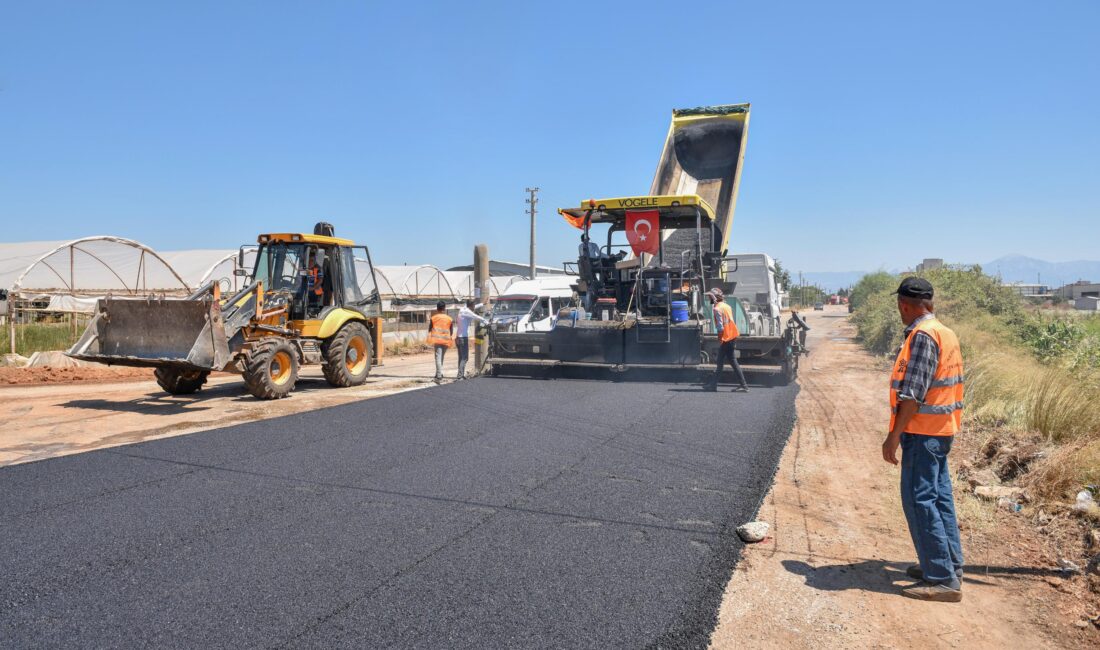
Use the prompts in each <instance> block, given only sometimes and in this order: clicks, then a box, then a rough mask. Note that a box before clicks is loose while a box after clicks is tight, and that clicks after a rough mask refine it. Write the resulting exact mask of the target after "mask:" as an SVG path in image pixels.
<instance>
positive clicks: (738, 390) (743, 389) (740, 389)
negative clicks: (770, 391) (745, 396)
mask: <svg viewBox="0 0 1100 650" xmlns="http://www.w3.org/2000/svg"><path fill="white" fill-rule="evenodd" d="M730 392H733V393H747V392H749V387H748V386H736V387H735V388H734V389H733V390H732V391H730Z"/></svg>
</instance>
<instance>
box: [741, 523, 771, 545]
mask: <svg viewBox="0 0 1100 650" xmlns="http://www.w3.org/2000/svg"><path fill="white" fill-rule="evenodd" d="M769 527H770V525H769V524H768V522H766V521H750V522H749V523H747V524H741V525H740V526H738V527H737V535H738V536H739V537H740V538H741V540H742V541H744V542H745V543H747V544H753V543H755V542H759V541H763V539H764V538H765V537H767V536H768V528H769Z"/></svg>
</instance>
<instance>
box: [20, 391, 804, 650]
mask: <svg viewBox="0 0 1100 650" xmlns="http://www.w3.org/2000/svg"><path fill="white" fill-rule="evenodd" d="M796 392H797V387H796V386H788V387H754V389H753V390H752V392H750V393H748V394H737V393H728V392H719V393H705V392H702V391H701V390H700V388H699V387H698V386H697V385H692V384H675V383H641V382H602V381H583V380H565V379H558V380H529V379H506V378H482V379H477V380H471V381H465V382H459V383H454V384H448V385H444V386H440V387H436V388H431V389H427V390H420V391H413V392H409V393H401V394H397V395H392V396H388V397H381V398H376V399H371V400H364V401H362V402H355V403H350V404H344V405H341V406H335V407H331V408H326V409H322V410H318V411H312V412H306V413H299V414H296V415H291V416H286V417H281V418H275V419H270V420H264V421H259V422H253V423H248V424H242V425H236V426H231V427H226V428H222V429H214V430H209V431H204V432H199V433H195V434H191V435H187V436H180V437H175V438H166V439H161V440H155V441H151V442H145V443H140V444H135V445H129V446H124V447H116V448H112V449H107V450H101V451H95V452H89V453H85V454H80V455H76V456H68V457H63V458H56V459H51V460H44V461H39V462H33V463H27V464H23V465H15V466H11V467H6V468H2V469H0V576H2V577H3V579H2V580H0V644H2V645H4V646H5V647H46V646H50V647H57V646H69V647H76V646H79V647H133V646H149V645H158V646H173V647H223V646H234V647H241V646H248V647H255V646H265V647H360V648H361V647H424V648H440V647H448V648H497V647H523V648H540V647H547V648H549V647H570V648H608V647H631V648H635V647H647V646H649V647H700V646H705V645H706V643H707V640H708V638H709V635H710V633H711V632H712V630H713V628H714V624H715V620H716V612H717V609H718V605H719V601H720V598H721V595H722V590H723V587H724V586H725V584H726V582H727V580H728V579H729V576H730V574H731V571H732V570H733V567H734V565H735V563H736V561H737V558H738V555H739V553H740V550H741V548H742V546H741V542H740V540H739V539H738V538H737V535H736V533H735V532H734V529H735V528H736V527H737V526H738V525H740V524H741V523H743V522H745V521H747V520H748V519H750V518H751V517H752V516H753V515H754V514H755V512H756V510H757V507H758V505H759V503H760V500H761V499H762V498H763V496H764V494H765V493H766V492H767V490H768V487H769V485H770V482H771V478H772V476H773V474H774V472H775V468H776V465H777V463H778V459H779V456H780V454H781V452H782V448H783V445H784V443H785V442H786V439H787V436H788V435H789V434H790V431H791V427H792V425H793V420H794V399H795V394H796Z"/></svg>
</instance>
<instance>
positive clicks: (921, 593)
mask: <svg viewBox="0 0 1100 650" xmlns="http://www.w3.org/2000/svg"><path fill="white" fill-rule="evenodd" d="M901 595H902V596H905V597H906V598H914V599H916V600H929V601H932V602H937V603H957V602H961V601H962V599H963V592H962V590H961V589H952V588H951V587H948V586H947V585H945V584H942V583H941V584H932V583H931V582H919V583H917V584H915V585H913V586H912V587H906V588H905V589H902V590H901Z"/></svg>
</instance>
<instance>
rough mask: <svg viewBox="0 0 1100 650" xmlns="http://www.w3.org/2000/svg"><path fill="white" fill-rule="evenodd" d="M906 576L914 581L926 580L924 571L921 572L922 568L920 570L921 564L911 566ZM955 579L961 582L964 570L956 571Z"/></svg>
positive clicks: (906, 571)
mask: <svg viewBox="0 0 1100 650" xmlns="http://www.w3.org/2000/svg"><path fill="white" fill-rule="evenodd" d="M905 575H907V576H909V577H910V578H912V579H914V580H924V571H921V568H920V565H919V564H913V565H910V566H909V568H908V569H906V570H905ZM955 577H956V578H958V579H959V580H962V579H963V570H962V569H955Z"/></svg>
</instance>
